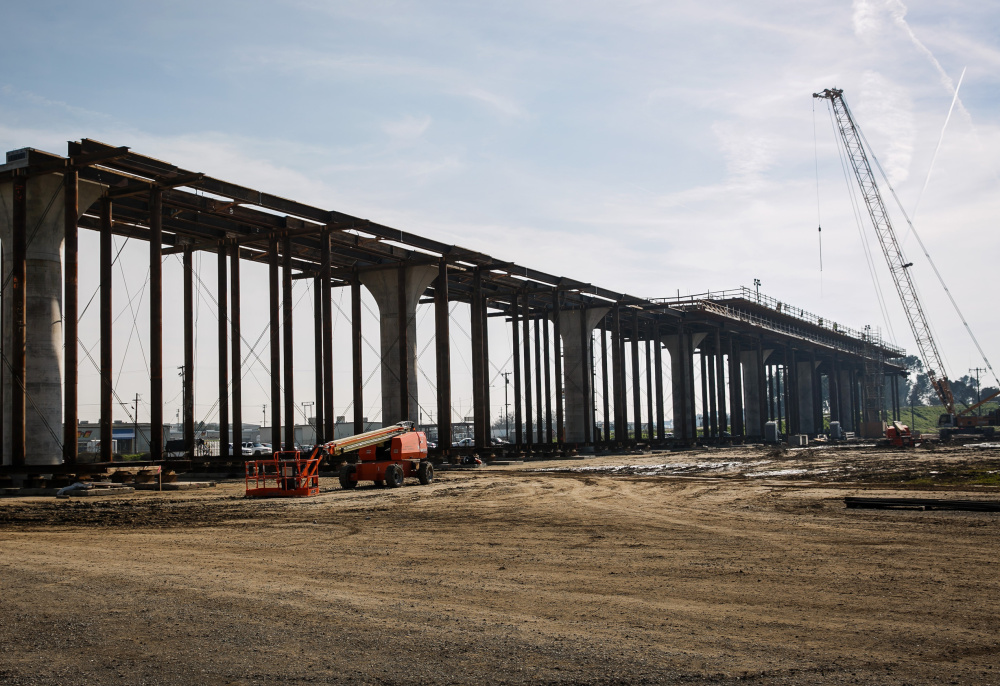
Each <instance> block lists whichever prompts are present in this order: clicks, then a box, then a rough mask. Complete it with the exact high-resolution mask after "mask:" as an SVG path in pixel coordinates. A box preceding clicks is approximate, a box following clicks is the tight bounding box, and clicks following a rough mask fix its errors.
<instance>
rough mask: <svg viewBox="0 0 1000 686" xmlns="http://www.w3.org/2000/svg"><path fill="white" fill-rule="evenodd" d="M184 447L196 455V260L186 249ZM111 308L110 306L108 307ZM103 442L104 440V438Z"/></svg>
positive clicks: (184, 259)
mask: <svg viewBox="0 0 1000 686" xmlns="http://www.w3.org/2000/svg"><path fill="white" fill-rule="evenodd" d="M183 261H184V392H183V395H184V449H185V450H186V451H187V452H188V455H190V456H191V457H192V458H193V457H194V261H193V258H192V251H191V250H190V249H189V250H185V251H184V257H183ZM108 309H109V310H110V307H109V308H108ZM102 443H103V440H102Z"/></svg>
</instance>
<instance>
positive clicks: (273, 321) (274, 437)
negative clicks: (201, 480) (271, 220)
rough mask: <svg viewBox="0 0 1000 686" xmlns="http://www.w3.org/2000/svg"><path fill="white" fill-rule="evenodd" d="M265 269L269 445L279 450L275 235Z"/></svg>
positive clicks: (278, 307) (278, 297)
mask: <svg viewBox="0 0 1000 686" xmlns="http://www.w3.org/2000/svg"><path fill="white" fill-rule="evenodd" d="M267 270H268V271H267V276H268V285H269V286H270V300H269V305H270V308H269V314H270V319H269V333H270V338H271V343H270V351H271V446H272V448H273V449H275V450H279V449H280V448H281V277H280V271H279V266H278V239H277V237H276V236H272V237H271V241H270V250H269V253H268V258H267Z"/></svg>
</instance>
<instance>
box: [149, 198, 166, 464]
mask: <svg viewBox="0 0 1000 686" xmlns="http://www.w3.org/2000/svg"><path fill="white" fill-rule="evenodd" d="M162 200H163V191H161V190H160V189H158V188H154V189H153V190H152V191H150V192H149V458H150V459H151V460H162V459H163V203H162Z"/></svg>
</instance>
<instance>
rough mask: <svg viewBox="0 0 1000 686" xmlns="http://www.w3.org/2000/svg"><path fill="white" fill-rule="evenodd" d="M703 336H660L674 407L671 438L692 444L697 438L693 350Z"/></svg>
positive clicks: (683, 334)
mask: <svg viewBox="0 0 1000 686" xmlns="http://www.w3.org/2000/svg"><path fill="white" fill-rule="evenodd" d="M704 337H705V334H703V333H697V334H687V333H683V331H682V332H681V333H679V334H671V335H668V336H662V337H661V339H660V342H661V343H663V345H664V346H665V347H666V349H667V352H669V353H670V385H671V395H672V397H673V405H674V437H675V438H678V439H681V440H683V441H687V442H693V441H694V440H695V438H696V437H697V435H698V431H697V427H696V426H695V421H694V415H695V402H694V356H693V355H694V354H693V350H694V349H695V348H696V347H697V346H698V344H699V343H701V340H702V339H703V338H704Z"/></svg>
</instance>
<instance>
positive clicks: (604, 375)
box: [601, 316, 611, 443]
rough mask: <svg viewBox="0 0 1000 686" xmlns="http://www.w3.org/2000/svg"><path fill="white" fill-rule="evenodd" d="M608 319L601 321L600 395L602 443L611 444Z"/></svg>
mask: <svg viewBox="0 0 1000 686" xmlns="http://www.w3.org/2000/svg"><path fill="white" fill-rule="evenodd" d="M607 321H608V318H607V316H605V317H604V318H603V319H601V394H602V396H603V397H602V400H603V401H604V402H603V404H604V442H605V443H610V442H611V396H610V395H609V393H608V325H607Z"/></svg>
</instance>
